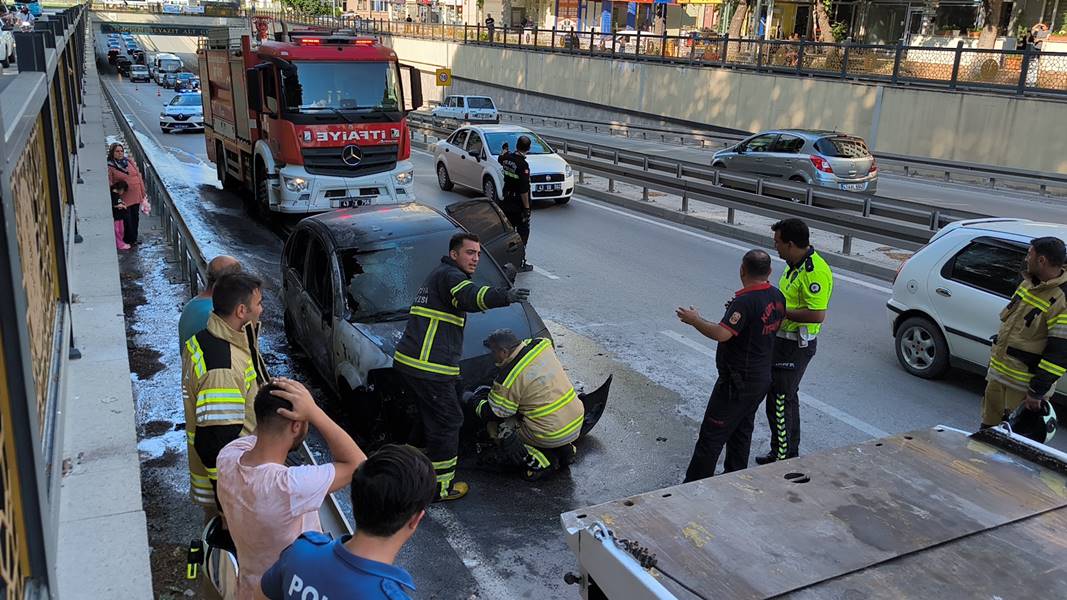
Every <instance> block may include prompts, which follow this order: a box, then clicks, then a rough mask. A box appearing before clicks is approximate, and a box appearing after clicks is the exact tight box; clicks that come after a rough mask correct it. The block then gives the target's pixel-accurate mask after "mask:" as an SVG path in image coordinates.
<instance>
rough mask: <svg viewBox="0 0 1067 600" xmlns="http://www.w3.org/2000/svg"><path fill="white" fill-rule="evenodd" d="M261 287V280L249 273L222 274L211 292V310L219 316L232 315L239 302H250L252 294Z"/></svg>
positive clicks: (246, 303)
mask: <svg viewBox="0 0 1067 600" xmlns="http://www.w3.org/2000/svg"><path fill="white" fill-rule="evenodd" d="M261 287H263V281H262V280H261V279H260V278H259V277H256V276H255V275H252V274H250V273H232V274H230V275H223V276H222V277H220V278H219V280H218V281H217V282H216V283H215V289H214V290H212V292H211V304H212V307H213V308H212V310H213V311H214V312H215V314H217V315H219V316H220V317H225V316H229V315H232V314H233V312H234V311H235V310H237V307H238V306H239V305H241V304H245V305H248V304H251V302H252V294H253V293H254V292H255V291H256V290H258V289H259V288H261Z"/></svg>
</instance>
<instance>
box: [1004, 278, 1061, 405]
mask: <svg viewBox="0 0 1067 600" xmlns="http://www.w3.org/2000/svg"><path fill="white" fill-rule="evenodd" d="M1064 373H1067V271H1065V272H1063V273H1061V274H1060V276H1059V277H1056V278H1055V279H1050V280H1048V281H1042V282H1039V283H1037V284H1035V283H1033V282H1032V281H1030V280H1028V279H1026V280H1023V282H1022V283H1020V284H1019V287H1018V289H1016V290H1015V294H1014V295H1012V297H1011V301H1010V302H1008V305H1007V306H1006V307H1005V308H1004V310H1002V311H1000V330H999V331H998V332H997V337H996V342H994V344H993V351H992V353H991V354H990V356H989V370H988V371H987V372H986V379H988V380H990V381H998V382H1000V383H1002V384H1004V385H1005V386H1007V387H1009V388H1013V389H1016V390H1019V391H1025V392H1027V393H1029V394H1030V395H1031V396H1034V397H1035V398H1041V397H1047V396H1051V395H1052V393H1053V391H1055V388H1056V382H1057V381H1058V380H1059V378H1060V377H1062V376H1063V375H1064Z"/></svg>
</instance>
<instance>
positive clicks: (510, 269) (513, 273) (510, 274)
mask: <svg viewBox="0 0 1067 600" xmlns="http://www.w3.org/2000/svg"><path fill="white" fill-rule="evenodd" d="M504 275H505V276H506V277H507V278H508V281H510V282H511V283H515V278H516V277H518V275H519V271H518V269H516V268H515V265H513V264H511V263H507V264H505V265H504Z"/></svg>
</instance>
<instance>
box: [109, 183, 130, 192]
mask: <svg viewBox="0 0 1067 600" xmlns="http://www.w3.org/2000/svg"><path fill="white" fill-rule="evenodd" d="M111 189H112V190H118V192H119V193H120V194H123V193H125V192H126V190H128V189H130V185H129V184H128V183H126V182H125V181H122V180H121V179H120V180H118V181H116V182H115V183H112V184H111Z"/></svg>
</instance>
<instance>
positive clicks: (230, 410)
mask: <svg viewBox="0 0 1067 600" xmlns="http://www.w3.org/2000/svg"><path fill="white" fill-rule="evenodd" d="M261 287H262V282H261V281H260V280H259V279H258V278H257V277H255V276H253V275H250V274H248V273H233V274H230V275H224V276H223V277H221V278H220V279H219V280H218V282H216V283H215V288H214V290H213V292H212V294H211V302H212V312H211V315H210V316H209V317H208V321H207V327H206V328H205V329H203V330H201V331H199V332H197V333H196V334H195V335H193V336H192V337H191V338H189V339H188V340H186V342H185V344H184V347H183V349H182V392H183V396H184V401H185V402H184V403H185V432H186V437H187V438H188V453H189V477H190V484H191V486H190V492H191V495H192V497H193V501H194V502H195V503H196V504H199V505H200V506H203V507H204V508H205V509H206V511H207V512H208V513H209V514H212V513H214V512H215V510H216V507H217V503H216V499H215V486H216V485H217V479H218V474H217V471H216V467H215V460H216V458H217V457H218V454H219V451H220V450H222V448H223V447H224V446H225V445H226V444H228V443H230V442H232V441H233V440H235V439H237V438H238V437H239V436H243V435H248V434H249V433H250V432H251V431H252V430H254V429H255V428H256V413H255V398H256V392H258V391H259V386H261V385H265V384H266V382H267V381H268V380H269V378H270V375H269V374H268V373H267V366H266V363H264V362H263V357H262V355H261V354H260V352H259V317H260V315H261V314H262V312H263V293H262V291H261V289H260V288H261Z"/></svg>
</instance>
